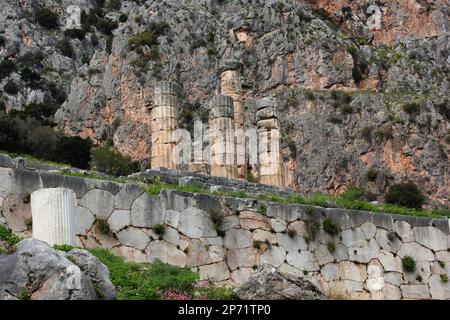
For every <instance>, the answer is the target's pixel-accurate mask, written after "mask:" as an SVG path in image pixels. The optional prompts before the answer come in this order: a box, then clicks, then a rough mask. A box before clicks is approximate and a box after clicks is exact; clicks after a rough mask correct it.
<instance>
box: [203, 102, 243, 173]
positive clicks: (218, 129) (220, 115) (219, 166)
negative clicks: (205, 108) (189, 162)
mask: <svg viewBox="0 0 450 320" xmlns="http://www.w3.org/2000/svg"><path fill="white" fill-rule="evenodd" d="M209 128H210V148H211V149H210V153H211V158H210V164H211V168H210V170H211V175H212V176H218V177H225V178H230V179H234V178H236V153H235V141H234V120H233V100H232V99H231V97H228V96H223V95H218V96H215V97H213V98H212V99H211V101H210V112H209Z"/></svg>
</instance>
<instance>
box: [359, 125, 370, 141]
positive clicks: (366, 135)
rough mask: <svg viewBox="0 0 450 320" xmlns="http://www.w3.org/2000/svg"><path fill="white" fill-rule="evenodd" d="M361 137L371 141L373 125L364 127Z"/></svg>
mask: <svg viewBox="0 0 450 320" xmlns="http://www.w3.org/2000/svg"><path fill="white" fill-rule="evenodd" d="M360 134H361V138H363V139H364V140H366V141H370V140H371V139H372V127H364V128H362V129H361V131H360Z"/></svg>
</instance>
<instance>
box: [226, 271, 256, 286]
mask: <svg viewBox="0 0 450 320" xmlns="http://www.w3.org/2000/svg"><path fill="white" fill-rule="evenodd" d="M253 273H254V270H253V269H252V268H240V269H238V270H234V271H233V272H232V273H231V279H232V280H233V281H234V283H235V284H236V285H237V286H240V285H242V284H244V283H245V282H246V281H247V280H248V279H250V277H251V275H252V274H253Z"/></svg>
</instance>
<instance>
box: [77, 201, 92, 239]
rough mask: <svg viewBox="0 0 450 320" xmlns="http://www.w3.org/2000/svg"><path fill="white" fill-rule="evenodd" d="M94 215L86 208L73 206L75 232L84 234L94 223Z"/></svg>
mask: <svg viewBox="0 0 450 320" xmlns="http://www.w3.org/2000/svg"><path fill="white" fill-rule="evenodd" d="M94 221H95V217H94V215H93V214H92V213H91V212H90V211H89V210H88V209H86V208H83V207H80V206H76V207H75V234H79V235H85V234H86V233H88V231H89V230H90V229H91V227H92V225H93V224H94Z"/></svg>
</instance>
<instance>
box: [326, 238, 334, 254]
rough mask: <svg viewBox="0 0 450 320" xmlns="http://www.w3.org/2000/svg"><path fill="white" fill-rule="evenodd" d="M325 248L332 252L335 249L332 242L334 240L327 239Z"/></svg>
mask: <svg viewBox="0 0 450 320" xmlns="http://www.w3.org/2000/svg"><path fill="white" fill-rule="evenodd" d="M327 249H328V251H329V252H330V253H334V252H335V251H336V244H335V243H334V241H328V243H327Z"/></svg>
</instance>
